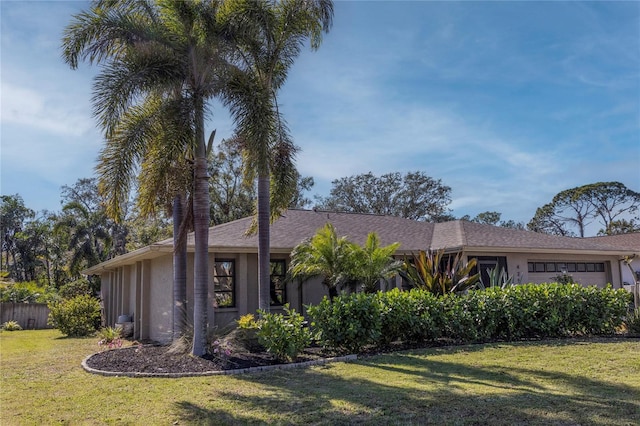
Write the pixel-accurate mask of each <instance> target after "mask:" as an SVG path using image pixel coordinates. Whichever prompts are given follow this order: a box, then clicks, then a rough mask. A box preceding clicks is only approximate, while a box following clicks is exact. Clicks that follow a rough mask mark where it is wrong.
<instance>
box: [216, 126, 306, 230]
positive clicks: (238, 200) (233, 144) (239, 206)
mask: <svg viewBox="0 0 640 426" xmlns="http://www.w3.org/2000/svg"><path fill="white" fill-rule="evenodd" d="M209 173H210V174H211V179H210V187H209V188H210V189H209V191H210V194H211V217H212V218H213V223H214V224H221V223H225V222H231V221H232V220H237V219H241V218H244V217H247V216H251V215H252V214H254V212H255V208H256V202H257V194H256V187H255V182H253V181H251V180H247V179H246V177H247V175H248V174H249V175H250V173H247V172H246V171H245V164H244V161H243V156H242V144H241V141H240V138H239V137H237V136H236V137H233V138H229V139H224V140H223V141H222V142H221V143H220V145H219V147H218V151H217V152H216V153H215V155H213V156H212V160H211V164H210V166H209ZM296 177H297V178H296V182H297V184H296V188H295V190H294V191H293V194H292V198H291V200H290V202H289V206H288V207H289V208H299V209H302V208H305V207H307V206H308V205H310V203H311V200H309V199H308V198H307V197H305V192H308V191H310V190H311V187H313V185H314V181H313V178H312V177H309V176H307V177H303V176H301V175H300V174H299V173H298V172H296Z"/></svg>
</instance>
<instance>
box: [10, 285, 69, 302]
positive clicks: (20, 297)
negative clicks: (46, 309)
mask: <svg viewBox="0 0 640 426" xmlns="http://www.w3.org/2000/svg"><path fill="white" fill-rule="evenodd" d="M56 297H57V296H56V293H55V291H53V290H51V289H50V288H47V287H44V286H40V285H38V283H36V282H35V281H23V282H17V283H8V284H1V285H0V301H1V302H13V303H47V302H50V301H53V300H55V299H56Z"/></svg>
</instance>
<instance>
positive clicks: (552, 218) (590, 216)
mask: <svg viewBox="0 0 640 426" xmlns="http://www.w3.org/2000/svg"><path fill="white" fill-rule="evenodd" d="M639 208H640V193H638V192H635V191H632V190H630V189H628V188H627V187H626V186H624V185H623V184H621V183H620V182H598V183H593V184H589V185H583V186H579V187H576V188H571V189H567V190H564V191H561V192H560V193H558V194H557V195H556V196H555V197H553V199H552V200H551V202H550V203H548V204H545V205H544V206H542V207H540V208H538V209H537V211H536V214H535V216H534V217H533V218H532V219H531V221H530V222H529V223H528V225H527V227H528V228H529V229H530V230H532V231H536V232H542V233H546V234H552V235H565V236H574V235H577V236H579V237H584V236H585V233H586V229H587V227H588V226H589V225H590V224H591V223H593V222H594V221H598V223H599V224H600V225H601V226H602V227H603V228H601V230H600V232H601V233H606V232H607V229H610V227H615V226H616V221H619V220H623V219H624V216H628V215H633V214H635V213H637V211H638V209H639ZM634 219H635V220H637V219H638V218H637V217H635V218H633V219H631V221H632V222H633V220H634ZM624 220H626V219H624ZM625 229H627V227H626V226H625V227H621V228H620V229H619V230H625Z"/></svg>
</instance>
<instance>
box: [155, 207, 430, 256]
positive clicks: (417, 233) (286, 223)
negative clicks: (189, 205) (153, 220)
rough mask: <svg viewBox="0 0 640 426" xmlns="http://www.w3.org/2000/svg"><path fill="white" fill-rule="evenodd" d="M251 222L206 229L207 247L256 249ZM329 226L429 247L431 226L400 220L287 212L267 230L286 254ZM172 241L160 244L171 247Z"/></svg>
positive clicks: (360, 237)
mask: <svg viewBox="0 0 640 426" xmlns="http://www.w3.org/2000/svg"><path fill="white" fill-rule="evenodd" d="M251 220H252V218H244V219H239V220H236V221H233V222H228V223H224V224H222V225H217V226H213V227H211V228H210V229H209V245H210V246H212V247H214V249H215V248H218V249H232V248H233V249H236V248H240V249H245V250H246V249H256V250H257V247H258V237H257V236H256V235H251V236H248V237H247V236H245V232H246V230H247V229H248V228H249V226H250V224H251ZM329 222H330V223H331V224H332V225H333V226H334V227H335V228H336V231H337V233H338V235H339V236H341V237H342V236H346V237H347V238H348V239H349V240H350V241H353V242H354V243H357V244H363V243H364V242H365V240H366V238H367V235H368V234H369V233H370V232H374V231H375V232H376V233H377V234H378V237H380V244H382V245H388V244H392V243H395V242H400V243H401V250H404V251H416V250H420V249H426V248H428V247H429V243H430V241H431V238H432V235H433V229H434V224H433V223H426V222H417V221H414V220H410V219H404V218H400V217H392V216H381V215H373V214H356V213H336V212H326V211H313V210H287V211H285V212H284V213H283V214H282V216H281V217H280V218H279V219H277V220H276V221H275V222H274V223H273V224H272V225H271V228H270V243H271V249H272V250H283V251H284V250H286V251H289V250H291V249H292V248H293V247H295V246H296V245H298V244H300V243H301V242H302V241H304V240H305V239H307V238H310V237H312V236H313V235H314V234H315V233H316V232H317V231H318V229H320V228H322V227H323V226H325V225H326V224H327V223H329ZM171 241H172V240H171V239H169V240H165V241H163V242H161V244H171ZM187 244H189V245H191V244H193V234H190V235H189V239H188V241H187Z"/></svg>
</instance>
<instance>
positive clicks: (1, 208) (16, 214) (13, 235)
mask: <svg viewBox="0 0 640 426" xmlns="http://www.w3.org/2000/svg"><path fill="white" fill-rule="evenodd" d="M0 201H1V203H0V226H1V227H2V230H1V233H2V235H1V236H2V252H1V253H0V270H3V271H4V270H7V271H11V275H12V276H13V278H14V279H16V280H20V279H22V278H23V276H22V275H23V274H22V272H21V271H22V268H21V267H19V264H18V259H19V254H18V244H19V243H18V239H19V236H20V233H21V232H22V231H23V229H24V228H25V226H26V223H27V221H28V220H30V219H32V218H33V217H34V216H35V212H34V211H33V210H31V209H30V208H28V207H26V206H25V205H24V200H23V199H22V197H21V196H20V195H19V194H15V195H2V196H1V197H0ZM2 255H4V262H3V261H2V258H3V257H2ZM10 265H13V270H11V269H10Z"/></svg>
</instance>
